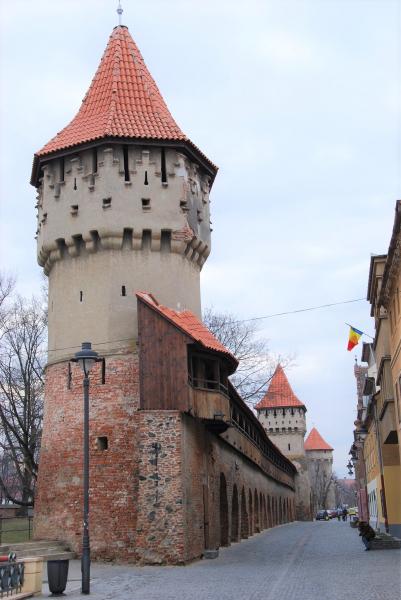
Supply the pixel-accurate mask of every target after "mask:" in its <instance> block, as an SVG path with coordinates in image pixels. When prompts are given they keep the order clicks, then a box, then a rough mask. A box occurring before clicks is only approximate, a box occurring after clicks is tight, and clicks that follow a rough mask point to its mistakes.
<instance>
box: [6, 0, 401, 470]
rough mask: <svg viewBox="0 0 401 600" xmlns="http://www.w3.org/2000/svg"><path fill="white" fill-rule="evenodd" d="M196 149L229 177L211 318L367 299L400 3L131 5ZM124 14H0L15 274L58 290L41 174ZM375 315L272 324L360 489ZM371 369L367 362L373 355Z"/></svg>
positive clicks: (391, 152) (24, 0)
mask: <svg viewBox="0 0 401 600" xmlns="http://www.w3.org/2000/svg"><path fill="white" fill-rule="evenodd" d="M122 4H123V8H124V15H123V23H124V24H126V25H128V27H129V30H130V32H131V34H132V36H133V38H134V39H135V41H136V42H137V44H138V46H139V48H140V50H141V52H142V54H143V57H144V59H145V62H146V63H147V65H148V67H149V69H150V71H151V73H152V74H153V76H154V78H155V80H156V82H157V84H158V86H159V88H160V90H161V92H162V94H163V96H164V98H165V100H166V102H167V104H168V106H169V108H170V110H171V112H172V114H173V116H174V117H175V119H176V121H177V122H178V124H179V125H180V127H181V128H182V129H183V131H184V132H185V133H186V134H187V135H188V136H189V137H190V138H191V140H192V141H193V142H194V143H195V144H197V145H198V146H199V147H200V148H201V149H202V150H203V151H204V152H205V153H206V154H207V155H208V156H209V158H210V159H211V160H212V161H214V162H215V163H216V164H217V165H219V168H220V170H219V173H218V176H217V178H216V181H215V185H214V187H213V190H212V196H211V200H212V205H211V209H212V220H213V248H212V253H211V255H210V257H209V259H208V261H207V263H206V266H205V268H204V269H203V271H202V301H203V305H204V306H208V305H209V306H210V305H213V306H214V308H215V309H217V310H221V311H230V312H232V313H234V314H236V315H238V316H239V318H249V317H255V316H260V315H268V314H271V313H276V312H283V311H287V310H288V311H290V310H293V309H299V308H303V307H308V306H316V305H320V304H326V303H331V302H338V301H341V300H348V299H355V298H364V297H365V296H366V288H367V278H368V269H369V260H370V254H371V253H385V252H386V251H387V248H388V244H389V241H390V235H391V229H392V224H393V216H394V206H395V201H396V199H397V198H400V197H401V156H400V154H401V153H400V148H401V131H400V129H401V128H400V123H401V111H400V98H401V93H400V77H401V76H400V73H401V50H400V47H401V34H400V31H401V21H400V12H401V11H400V1H399V0H377V1H374V0H246V2H244V1H240V0H230V1H226V0H202V1H199V0H152V2H150V0H125V1H123V3H122ZM116 5H117V2H115V1H114V0H85V1H84V2H83V1H82V0H57V1H55V0H35V1H32V0H13V1H12V2H10V1H9V0H7V1H6V0H0V6H1V15H0V17H1V19H0V21H1V31H0V37H1V42H0V43H1V48H0V50H1V53H0V60H1V112H0V119H1V122H0V126H1V161H0V168H1V173H0V186H1V236H0V238H1V239H0V244H1V246H0V251H1V266H2V268H5V269H7V270H8V271H9V272H11V273H16V274H17V276H18V288H19V290H20V291H21V292H22V293H23V294H26V295H30V294H31V293H33V292H37V291H38V290H39V288H40V286H41V270H40V268H39V267H38V266H37V264H36V249H35V241H34V235H35V230H36V223H35V210H34V205H35V190H34V188H32V187H31V186H30V185H29V183H28V182H29V178H30V171H31V165H32V157H33V154H34V152H35V151H36V150H38V149H39V148H41V146H43V145H44V144H45V143H46V142H47V141H48V140H49V139H50V138H51V137H53V136H54V135H55V134H56V133H57V132H58V131H59V130H60V129H62V128H63V127H64V126H65V125H66V124H67V123H68V122H69V121H70V120H71V118H72V117H73V116H74V114H75V113H76V111H77V110H78V108H79V105H80V102H81V99H82V98H83V96H84V94H85V92H86V90H87V88H88V86H89V84H90V81H91V78H92V77H93V75H94V73H95V70H96V68H97V66H98V63H99V61H100V58H101V56H102V53H103V50H104V48H105V46H106V44H107V41H108V37H109V35H110V32H111V30H112V28H113V27H114V26H115V25H116V24H117V15H116V13H115V9H116ZM369 312H370V311H369V305H368V303H367V302H366V301H361V302H356V303H354V304H348V305H343V306H337V307H333V308H330V309H324V310H323V309H322V310H318V311H314V312H309V313H300V314H295V315H291V316H282V317H275V318H271V319H267V320H265V321H261V322H260V332H261V335H264V336H265V337H267V338H268V339H269V340H270V347H271V349H272V351H274V352H276V353H283V354H287V353H291V354H295V355H296V361H295V365H294V366H293V367H292V368H291V370H290V371H289V372H288V373H287V374H288V377H289V379H290V382H291V384H292V387H293V389H294V391H295V393H296V394H297V395H298V397H299V398H300V399H301V400H302V401H303V402H304V403H305V404H306V406H307V408H308V413H307V420H308V426H309V429H310V428H311V427H312V426H313V425H315V426H316V427H317V428H318V429H319V431H320V432H321V434H322V435H323V437H324V438H325V439H326V440H327V441H328V442H329V443H330V444H331V445H333V446H334V448H335V469H336V471H337V473H338V474H339V475H340V476H344V475H345V473H346V469H345V464H346V462H347V461H348V451H349V447H350V445H351V441H352V429H353V421H354V419H355V406H356V387H355V380H354V376H353V364H354V356H355V354H354V353H348V352H347V351H346V344H347V336H348V329H347V327H346V325H345V322H350V323H352V324H354V325H355V326H357V327H359V328H361V329H362V330H364V331H366V332H368V333H371V334H373V323H372V321H371V319H370V317H369ZM357 356H358V358H359V357H360V349H359V348H358V352H357Z"/></svg>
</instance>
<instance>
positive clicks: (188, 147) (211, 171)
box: [30, 136, 218, 187]
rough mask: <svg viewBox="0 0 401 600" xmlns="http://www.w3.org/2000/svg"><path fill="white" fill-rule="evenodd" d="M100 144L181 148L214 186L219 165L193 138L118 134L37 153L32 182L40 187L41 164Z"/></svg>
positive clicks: (34, 159) (34, 158) (34, 160)
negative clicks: (208, 156) (174, 138)
mask: <svg viewBox="0 0 401 600" xmlns="http://www.w3.org/2000/svg"><path fill="white" fill-rule="evenodd" d="M99 144H132V145H134V146H135V145H137V146H139V145H144V144H145V145H148V146H161V145H162V146H165V147H169V148H176V149H178V150H181V151H182V152H184V154H186V155H187V156H188V158H191V159H192V160H195V161H197V162H199V163H200V164H201V165H202V166H203V168H204V169H205V170H206V171H207V173H208V175H209V176H210V178H211V184H210V187H212V185H213V182H214V180H215V177H216V175H217V171H218V167H217V166H216V165H215V164H214V163H212V161H211V160H209V159H208V158H207V156H206V155H205V154H203V152H202V151H201V150H200V149H199V148H198V147H197V146H196V145H195V144H194V143H193V142H191V140H189V139H187V140H166V139H162V138H130V137H116V136H104V137H99V138H96V139H94V140H89V141H87V142H82V143H81V144H76V145H73V146H66V147H64V148H60V149H59V150H54V151H51V152H47V153H44V154H41V153H40V152H39V153H36V154H35V155H34V157H33V165H32V174H31V179H30V184H31V185H33V186H34V187H38V184H39V173H40V165H41V164H43V163H45V162H47V161H49V160H53V159H54V158H59V157H61V156H68V155H70V154H75V153H76V152H82V151H83V150H86V149H88V148H93V147H94V146H98V145H99Z"/></svg>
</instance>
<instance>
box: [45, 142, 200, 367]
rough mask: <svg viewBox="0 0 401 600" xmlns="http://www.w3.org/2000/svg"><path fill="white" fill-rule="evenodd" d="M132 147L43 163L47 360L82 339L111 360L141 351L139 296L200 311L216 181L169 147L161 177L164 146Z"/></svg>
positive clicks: (87, 152)
mask: <svg viewBox="0 0 401 600" xmlns="http://www.w3.org/2000/svg"><path fill="white" fill-rule="evenodd" d="M125 148H126V150H124V146H122V145H121V144H120V145H119V144H116V145H113V146H100V147H99V148H98V149H97V153H96V154H94V149H93V148H89V149H87V150H85V151H82V152H80V153H76V154H74V155H71V156H69V157H67V156H66V157H65V158H54V159H53V160H50V161H49V162H48V163H46V164H44V166H43V177H42V178H41V185H40V187H39V188H38V203H37V209H38V231H37V247H38V262H39V264H41V265H42V266H43V268H44V270H45V273H47V274H48V276H49V362H57V361H59V360H63V359H65V358H67V357H69V356H70V355H71V353H72V352H73V348H74V347H79V346H80V344H81V342H82V341H84V339H85V340H90V341H93V343H101V344H102V346H101V349H102V352H103V354H110V353H114V352H119V351H122V349H124V348H133V347H134V346H135V340H136V336H137V319H136V298H135V292H136V291H149V292H151V293H153V294H155V296H156V297H157V299H158V300H159V301H160V302H162V303H164V304H166V305H167V306H169V307H171V308H173V309H177V308H179V309H185V308H187V309H190V310H192V311H194V312H195V313H196V314H198V315H200V313H201V303H200V270H201V268H202V266H203V264H204V262H205V260H206V258H207V256H208V254H209V252H210V232H211V229H210V210H209V189H210V177H209V175H208V174H207V173H206V172H204V171H203V169H202V167H200V166H199V165H198V164H196V163H193V162H191V161H190V160H189V159H188V158H187V157H186V156H184V154H182V153H180V152H178V151H176V150H175V149H172V148H165V150H164V157H165V169H164V170H163V164H162V163H163V157H162V149H161V148H160V147H148V148H146V147H140V146H134V145H132V146H126V147H125ZM124 152H125V159H124ZM95 156H96V159H95V158H94V157H95ZM64 348H66V350H63V349H64Z"/></svg>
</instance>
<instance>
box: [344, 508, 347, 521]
mask: <svg viewBox="0 0 401 600" xmlns="http://www.w3.org/2000/svg"><path fill="white" fill-rule="evenodd" d="M347 516H348V511H347V509H346V508H343V521H346V520H347Z"/></svg>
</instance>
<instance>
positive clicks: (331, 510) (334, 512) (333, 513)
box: [327, 508, 337, 519]
mask: <svg viewBox="0 0 401 600" xmlns="http://www.w3.org/2000/svg"><path fill="white" fill-rule="evenodd" d="M327 512H328V513H329V518H330V519H335V518H336V517H337V509H336V508H329V509H328V510H327Z"/></svg>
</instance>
